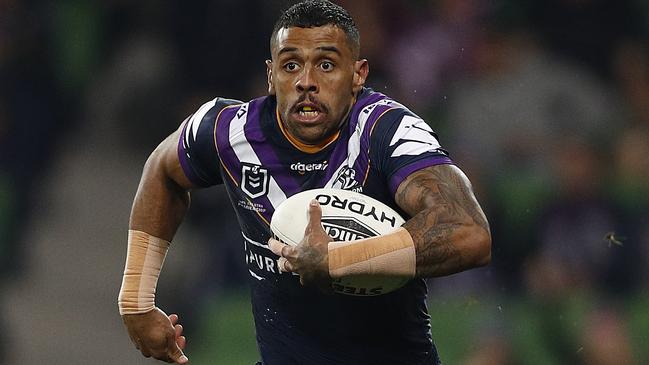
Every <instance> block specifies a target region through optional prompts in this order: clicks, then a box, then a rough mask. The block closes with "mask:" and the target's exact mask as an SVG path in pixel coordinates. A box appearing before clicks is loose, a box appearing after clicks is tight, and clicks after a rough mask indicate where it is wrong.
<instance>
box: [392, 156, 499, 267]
mask: <svg viewBox="0 0 649 365" xmlns="http://www.w3.org/2000/svg"><path fill="white" fill-rule="evenodd" d="M395 200H396V202H397V204H398V205H399V206H400V207H401V208H402V209H404V210H405V211H406V212H407V213H408V214H410V215H411V216H412V217H413V218H412V219H410V220H409V221H408V222H406V224H404V227H405V228H406V229H407V230H408V231H409V232H410V234H411V235H412V236H413V240H414V241H415V242H426V243H432V244H424V245H418V246H417V263H418V265H417V266H418V267H420V265H419V263H420V262H421V261H423V262H427V263H428V264H427V265H425V266H426V268H425V269H423V270H425V272H422V273H420V274H423V275H434V274H436V273H438V272H439V271H443V270H444V269H443V267H442V266H448V265H451V266H461V265H462V253H461V252H460V251H459V250H458V249H457V248H456V245H454V244H453V241H452V238H453V237H454V235H455V234H456V232H457V230H458V229H460V228H461V226H462V225H464V224H466V223H468V224H476V225H478V226H479V227H481V228H483V229H484V230H485V231H487V232H489V224H488V223H487V220H486V218H485V216H484V214H483V213H482V209H481V208H480V206H479V204H478V202H477V200H476V199H475V196H474V195H473V192H472V188H471V184H470V182H469V180H468V179H467V178H466V176H465V175H464V174H463V173H462V172H461V171H460V170H459V169H458V168H457V167H455V166H452V165H441V166H433V167H429V168H426V169H423V170H420V171H418V172H415V173H414V174H412V175H411V176H409V177H408V178H407V179H406V180H405V181H404V182H403V183H402V184H401V186H399V189H397V193H396V195H395ZM418 270H419V269H418Z"/></svg>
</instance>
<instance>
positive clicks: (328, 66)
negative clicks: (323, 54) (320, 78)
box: [320, 61, 334, 71]
mask: <svg viewBox="0 0 649 365" xmlns="http://www.w3.org/2000/svg"><path fill="white" fill-rule="evenodd" d="M320 68H321V69H322V70H323V71H331V70H333V69H334V64H333V63H331V62H329V61H324V62H322V63H321V64H320Z"/></svg>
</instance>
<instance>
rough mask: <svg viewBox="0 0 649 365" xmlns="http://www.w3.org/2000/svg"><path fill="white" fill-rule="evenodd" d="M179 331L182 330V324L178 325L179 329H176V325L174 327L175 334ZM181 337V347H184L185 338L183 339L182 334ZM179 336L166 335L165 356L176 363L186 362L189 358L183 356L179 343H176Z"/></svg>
mask: <svg viewBox="0 0 649 365" xmlns="http://www.w3.org/2000/svg"><path fill="white" fill-rule="evenodd" d="M178 326H180V325H178ZM179 331H180V332H182V326H180V330H179V329H178V327H176V334H177V333H180V332H179ZM182 337H183V340H182V341H181V342H182V343H183V347H184V343H185V341H186V340H184V336H182ZM179 338H180V337H177V336H170V337H167V356H168V357H169V359H170V360H171V361H173V362H175V363H176V364H186V363H187V362H188V361H189V359H188V358H187V356H185V354H184V353H183V350H182V349H181V348H180V344H179V343H178V340H179Z"/></svg>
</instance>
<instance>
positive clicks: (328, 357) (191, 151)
mask: <svg viewBox="0 0 649 365" xmlns="http://www.w3.org/2000/svg"><path fill="white" fill-rule="evenodd" d="M183 128H184V129H183V132H182V135H181V138H180V141H179V143H178V154H179V158H180V162H181V165H182V168H183V170H184V172H185V174H186V176H187V178H188V179H189V180H190V181H191V182H192V183H193V184H195V185H197V186H201V187H208V186H211V185H216V184H224V185H225V187H226V190H227V192H228V195H229V198H230V200H231V202H232V205H233V207H234V210H235V212H236V214H237V218H238V221H239V224H240V228H241V233H242V235H243V244H244V249H245V252H246V261H247V263H248V270H249V274H250V282H251V286H252V309H253V315H254V319H255V327H256V333H257V343H258V347H259V351H260V355H261V358H262V362H263V363H264V364H267V365H276V364H277V365H291V364H296V365H297V364H309V365H319V364H322V365H332V364H345V365H347V364H349V365H351V364H392V365H397V364H404V365H416V364H437V363H438V359H437V352H436V349H435V346H434V344H433V341H432V337H431V333H430V323H429V316H428V310H427V308H426V296H427V289H426V284H425V282H424V281H423V280H422V279H414V280H412V281H410V282H409V283H408V284H406V285H405V286H403V287H402V288H400V289H398V290H395V291H393V292H391V293H387V294H384V295H378V296H372V297H359V296H350V295H342V294H333V295H325V294H322V293H321V292H319V291H318V290H317V289H315V288H309V287H303V286H301V285H300V282H299V277H298V276H297V275H295V274H291V273H280V271H279V268H278V265H277V259H278V257H277V256H276V255H275V254H273V253H272V252H271V251H270V249H269V247H268V244H267V241H268V239H269V238H270V237H271V235H272V233H271V231H270V226H269V222H270V220H271V217H272V215H273V212H274V210H275V208H276V207H277V206H278V205H279V204H281V203H282V202H283V201H284V200H285V199H286V198H287V197H290V196H292V195H294V194H296V193H298V192H301V191H304V190H308V189H316V188H322V187H330V188H339V189H346V190H354V191H358V192H361V193H363V194H366V195H369V196H371V197H373V198H375V199H378V200H380V201H382V202H384V203H385V204H387V205H389V206H391V207H392V208H393V209H395V210H396V211H398V212H399V213H401V214H402V215H403V217H404V218H406V219H408V218H409V217H408V215H407V214H406V213H405V212H403V211H402V210H401V209H400V208H399V207H398V206H397V205H396V203H395V201H394V194H395V192H396V190H397V188H398V187H399V184H400V183H401V182H403V180H404V179H405V178H406V177H407V176H408V175H410V174H412V173H413V172H415V171H417V170H420V169H422V168H426V167H429V166H434V165H439V164H450V163H452V162H451V160H450V159H449V157H448V155H447V153H446V152H445V151H444V150H443V149H442V148H441V146H440V144H439V142H438V140H437V136H436V134H435V133H434V132H433V131H432V129H431V128H430V127H429V126H428V124H426V123H425V122H424V121H423V120H422V119H421V118H419V117H418V116H417V115H415V114H414V113H412V112H411V111H410V110H408V109H407V108H406V107H404V106H403V105H401V104H399V103H397V102H396V101H394V100H392V99H390V98H388V97H387V96H385V95H383V94H381V93H377V92H373V91H371V90H369V89H364V90H363V92H362V93H361V94H360V95H359V98H358V100H357V101H356V103H355V104H354V106H353V108H352V110H351V112H350V113H349V116H348V117H347V120H346V122H345V123H344V124H343V127H342V128H341V130H340V132H339V134H338V136H337V138H336V139H335V140H333V141H332V142H331V143H329V144H327V145H326V146H322V148H318V149H309V150H305V147H304V146H299V145H298V144H295V143H293V142H292V141H291V139H290V137H288V135H287V134H286V133H287V132H286V131H285V130H284V129H283V127H282V122H281V121H280V117H279V114H278V112H277V104H276V99H275V98H274V97H273V96H266V97H261V98H258V99H255V100H252V101H250V102H247V103H244V102H240V101H236V100H230V99H223V98H216V99H214V100H212V101H210V102H208V103H206V104H204V105H203V106H201V107H200V108H199V109H198V110H197V111H196V113H194V114H193V115H192V116H191V117H190V118H189V119H188V120H187V122H186V123H185V125H184V127H183ZM304 208H305V212H304V214H306V210H307V207H306V206H305V207H304ZM298 214H299V213H298Z"/></svg>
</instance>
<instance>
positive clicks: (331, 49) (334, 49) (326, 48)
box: [316, 46, 342, 55]
mask: <svg viewBox="0 0 649 365" xmlns="http://www.w3.org/2000/svg"><path fill="white" fill-rule="evenodd" d="M316 49H317V50H318V51H325V52H334V53H337V54H339V55H341V54H342V53H341V52H340V50H339V49H338V48H337V47H335V46H322V47H318V48H316Z"/></svg>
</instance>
